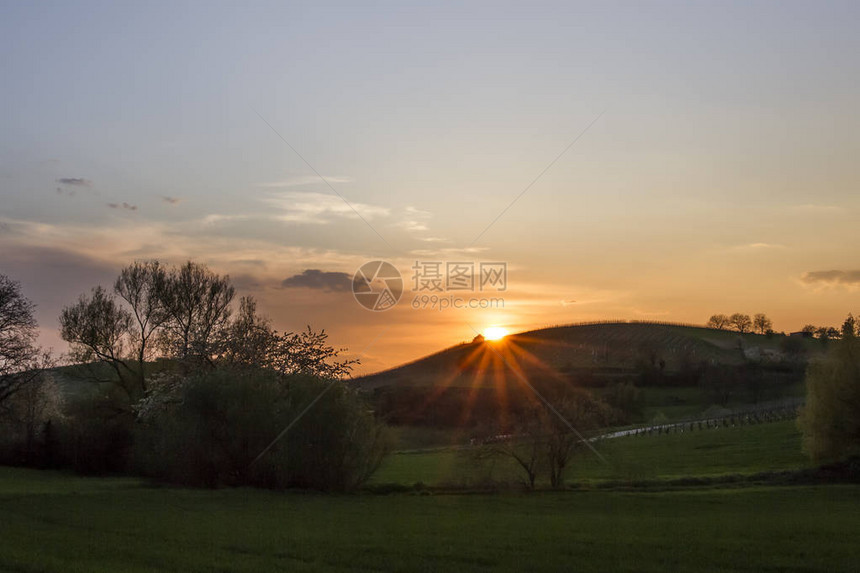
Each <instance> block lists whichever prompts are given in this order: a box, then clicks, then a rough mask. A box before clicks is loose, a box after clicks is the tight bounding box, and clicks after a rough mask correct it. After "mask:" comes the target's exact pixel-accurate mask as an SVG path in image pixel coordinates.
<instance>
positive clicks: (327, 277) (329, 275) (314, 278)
mask: <svg viewBox="0 0 860 573" xmlns="http://www.w3.org/2000/svg"><path fill="white" fill-rule="evenodd" d="M281 286H282V287H284V288H311V289H317V290H322V291H326V292H344V291H348V290H350V289H352V277H350V276H349V275H348V274H346V273H340V272H333V271H321V270H319V269H307V270H306V271H304V272H303V273H301V274H298V275H293V276H291V277H288V278H285V279H284V280H283V282H281Z"/></svg>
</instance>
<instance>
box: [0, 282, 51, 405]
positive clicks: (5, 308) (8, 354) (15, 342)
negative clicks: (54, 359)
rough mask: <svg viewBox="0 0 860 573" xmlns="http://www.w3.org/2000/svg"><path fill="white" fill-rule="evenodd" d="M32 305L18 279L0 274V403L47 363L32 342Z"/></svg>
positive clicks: (33, 323)
mask: <svg viewBox="0 0 860 573" xmlns="http://www.w3.org/2000/svg"><path fill="white" fill-rule="evenodd" d="M35 308H36V307H35V305H34V304H33V303H32V302H31V301H30V300H29V299H27V298H26V297H25V296H24V295H23V294H22V293H21V285H20V284H19V283H17V282H15V281H13V280H11V279H10V278H9V277H7V276H6V275H0V405H2V404H3V403H4V402H5V401H6V400H8V399H9V398H10V397H12V396H13V395H14V394H15V393H16V392H18V391H20V390H21V389H22V388H24V387H25V386H26V385H27V384H29V383H31V382H33V381H35V380H37V379H38V377H39V376H40V375H41V373H42V371H43V370H44V368H46V367H47V366H49V365H50V364H49V362H50V357H49V356H48V355H47V354H46V353H44V352H43V351H42V350H41V349H39V348H38V347H37V346H36V336H37V330H36V318H35V316H34V312H35Z"/></svg>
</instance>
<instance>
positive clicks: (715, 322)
mask: <svg viewBox="0 0 860 573" xmlns="http://www.w3.org/2000/svg"><path fill="white" fill-rule="evenodd" d="M730 324H731V320H730V319H729V317H728V316H726V315H725V314H714V315H711V318H709V319H708V324H707V326H708V328H716V329H718V330H725V329H726V328H727V327H728V326H729V325H730Z"/></svg>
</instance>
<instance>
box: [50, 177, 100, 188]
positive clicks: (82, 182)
mask: <svg viewBox="0 0 860 573" xmlns="http://www.w3.org/2000/svg"><path fill="white" fill-rule="evenodd" d="M57 183H62V184H63V185H77V186H78V187H92V185H93V182H92V181H90V180H89V179H84V178H83V177H60V178H59V179H57Z"/></svg>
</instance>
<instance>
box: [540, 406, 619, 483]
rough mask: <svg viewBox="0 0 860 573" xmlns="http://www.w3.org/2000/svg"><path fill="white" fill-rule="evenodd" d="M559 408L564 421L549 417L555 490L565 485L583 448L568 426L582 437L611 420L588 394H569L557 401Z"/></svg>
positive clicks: (548, 452) (549, 450)
mask: <svg viewBox="0 0 860 573" xmlns="http://www.w3.org/2000/svg"><path fill="white" fill-rule="evenodd" d="M554 405H555V408H556V410H557V411H558V412H559V413H560V414H561V416H563V417H564V420H561V419H559V417H558V416H549V415H548V416H547V417H546V419H547V421H548V429H549V435H548V436H547V439H546V441H545V446H544V451H545V453H546V461H547V466H548V467H549V482H550V485H551V486H552V487H554V488H559V487H562V486H563V485H564V474H565V471H566V469H567V467H568V465H569V463H570V460H571V458H572V456H573V454H574V452H575V450H576V449H577V448H578V447H580V446H582V445H583V444H582V443H581V440H580V438H579V436H577V435H576V434H574V433H573V432H571V431H570V428H569V426H568V424H570V425H572V426H573V427H575V428H576V429H577V430H578V431H579V432H580V434H582V433H585V432H589V431H591V430H594V429H595V428H598V427H600V426H601V425H602V424H604V423H605V422H606V420H607V418H608V416H609V412H608V408H607V406H606V404H605V403H603V402H601V401H598V400H595V399H594V398H592V397H591V396H590V395H589V394H588V393H587V392H584V391H567V392H565V393H564V394H562V395H561V396H560V397H559V398H557V399H556V400H555V403H554Z"/></svg>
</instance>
